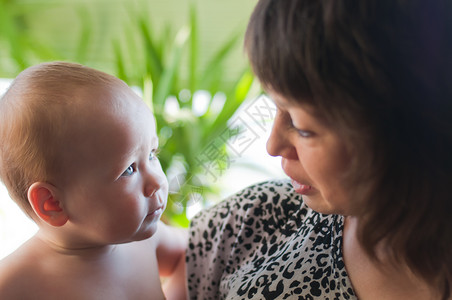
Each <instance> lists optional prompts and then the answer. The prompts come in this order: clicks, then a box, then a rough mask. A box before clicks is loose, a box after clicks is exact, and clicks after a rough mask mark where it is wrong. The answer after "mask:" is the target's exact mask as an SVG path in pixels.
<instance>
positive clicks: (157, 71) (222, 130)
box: [114, 6, 254, 226]
mask: <svg viewBox="0 0 452 300" xmlns="http://www.w3.org/2000/svg"><path fill="white" fill-rule="evenodd" d="M188 23H189V24H188V25H187V26H182V28H180V29H179V30H178V31H177V32H176V33H173V32H172V29H171V28H170V27H168V26H167V27H165V28H164V29H163V30H162V32H161V34H160V38H158V37H157V35H156V34H155V32H154V31H153V30H152V26H151V24H150V22H149V16H141V17H139V18H138V19H137V21H136V24H134V25H133V27H132V28H129V29H128V30H126V34H125V36H126V38H125V42H124V41H123V42H120V41H119V40H116V41H115V43H114V52H115V56H116V69H117V76H118V77H119V78H121V79H123V80H124V81H126V82H127V83H128V84H129V85H135V86H138V87H140V89H141V91H142V92H143V99H144V100H145V101H146V102H147V103H148V104H149V106H150V107H151V109H152V110H153V112H154V114H155V118H156V123H157V133H158V135H159V138H160V147H161V149H162V151H161V154H160V162H161V165H162V167H163V170H164V171H165V173H166V174H167V176H168V178H169V182H170V191H171V192H170V195H169V199H168V208H167V209H166V211H165V215H164V217H166V219H167V220H169V221H170V222H171V223H173V224H178V225H180V226H187V225H188V219H187V217H186V209H187V206H188V205H190V203H191V202H193V201H198V200H200V201H205V200H206V197H208V196H209V195H213V194H216V193H217V191H216V189H215V185H214V182H213V181H214V180H212V178H209V176H210V177H211V176H216V175H219V174H221V172H222V171H224V170H225V169H226V168H228V165H229V161H228V154H227V152H226V141H227V138H225V137H232V136H233V135H234V134H235V133H236V131H234V130H230V129H229V128H228V120H229V119H230V118H231V116H232V115H233V114H234V113H235V112H236V110H237V109H238V108H239V106H240V105H241V104H242V102H243V101H244V100H245V99H246V98H247V97H248V96H250V95H249V94H250V93H251V92H252V91H253V89H252V87H253V86H254V85H253V82H254V78H253V76H252V74H251V72H250V70H249V68H248V66H244V67H243V71H242V72H241V73H240V75H239V76H238V78H237V79H236V80H235V82H233V83H232V84H231V83H229V82H225V81H224V80H223V78H222V74H223V71H224V64H225V60H226V58H227V57H228V55H229V54H230V53H231V51H233V49H235V47H238V46H239V45H240V44H239V43H238V41H239V40H240V37H241V36H242V35H243V32H238V33H235V34H234V35H233V36H232V37H230V38H229V39H228V40H226V41H225V43H224V44H223V45H221V47H220V48H219V49H218V50H217V51H216V53H215V54H214V55H213V56H212V58H211V59H210V60H209V62H208V63H207V65H206V66H205V67H204V68H201V66H200V65H199V55H200V49H199V30H198V23H197V14H196V11H195V8H194V7H193V6H192V7H191V10H190V14H189V22H188ZM133 30H138V31H139V32H140V41H139V42H138V43H137V42H136V41H133V40H131V39H130V37H132V36H134V35H133V34H132V31H133ZM139 49H144V53H141V52H140V51H139ZM140 61H144V63H140ZM184 71H185V74H186V76H185V77H184V78H185V79H184V78H182V77H183V76H181V74H184ZM199 91H205V92H204V95H208V97H207V98H208V101H207V102H208V103H207V104H206V109H205V112H203V113H200V114H197V112H196V110H194V109H193V105H195V106H196V103H197V101H198V100H199V99H197V95H199ZM219 99H220V100H219ZM221 99H223V100H225V101H224V102H223V103H221V102H222V101H221ZM218 104H220V105H218ZM171 105H174V106H175V107H176V109H171V108H170V106H171ZM218 106H220V109H218ZM215 174H216V175H215Z"/></svg>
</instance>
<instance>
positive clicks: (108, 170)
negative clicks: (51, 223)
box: [63, 87, 168, 246]
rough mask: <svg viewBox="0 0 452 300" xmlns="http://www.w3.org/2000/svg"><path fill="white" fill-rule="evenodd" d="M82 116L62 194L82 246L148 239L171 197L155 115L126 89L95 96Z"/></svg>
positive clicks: (74, 134) (74, 132)
mask: <svg viewBox="0 0 452 300" xmlns="http://www.w3.org/2000/svg"><path fill="white" fill-rule="evenodd" d="M80 116H81V117H79V118H78V119H77V120H75V121H74V123H75V124H74V126H75V130H73V134H72V135H71V141H70V143H68V144H70V145H71V146H70V148H72V149H69V147H67V148H68V151H70V153H69V156H70V157H72V160H71V162H70V163H69V166H68V167H69V169H70V170H71V174H69V175H70V176H69V178H70V179H69V180H66V182H67V183H66V184H65V185H64V189H63V193H64V199H65V200H64V206H65V209H66V211H67V212H68V214H69V223H70V225H71V226H73V230H74V231H75V235H74V236H78V241H77V242H79V243H80V244H82V245H80V246H90V245H91V244H100V245H103V244H116V243H124V242H129V241H137V240H142V239H146V238H149V237H150V236H152V235H153V234H154V233H155V230H156V229H157V222H158V220H159V219H160V216H161V214H162V212H163V210H164V209H165V206H166V201H167V196H168V183H167V180H166V177H165V175H164V173H163V171H162V168H161V166H160V163H159V160H158V159H157V157H156V152H157V149H158V138H157V135H156V128H155V121H154V117H153V115H152V113H151V111H150V110H149V109H148V107H147V106H146V105H145V104H144V102H143V101H142V100H141V99H140V98H139V97H138V96H137V95H136V94H135V93H134V92H133V91H132V90H130V89H128V88H125V87H122V88H120V89H119V90H118V91H113V92H106V93H104V92H99V93H95V94H94V95H92V98H91V99H90V101H89V104H88V105H84V106H83V107H81V111H80ZM72 138H73V139H72ZM66 146H67V145H66Z"/></svg>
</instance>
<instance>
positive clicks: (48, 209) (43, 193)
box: [28, 182, 68, 227]
mask: <svg viewBox="0 0 452 300" xmlns="http://www.w3.org/2000/svg"><path fill="white" fill-rule="evenodd" d="M28 201H29V202H30V205H31V207H32V208H33V210H34V212H35V213H36V215H37V216H38V217H39V218H40V219H41V220H43V221H44V222H46V223H47V224H49V225H51V226H55V227H59V226H63V225H64V224H66V222H67V220H68V216H67V215H66V213H65V211H64V210H63V208H62V207H61V203H60V200H59V198H58V193H57V188H56V187H55V186H53V185H51V184H49V183H45V182H35V183H33V184H32V185H31V186H30V187H29V188H28Z"/></svg>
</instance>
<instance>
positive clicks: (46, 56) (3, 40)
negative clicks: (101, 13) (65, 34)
mask: <svg viewBox="0 0 452 300" xmlns="http://www.w3.org/2000/svg"><path fill="white" fill-rule="evenodd" d="M57 7H63V5H62V3H60V4H58V3H55V2H48V3H45V2H44V3H30V2H27V1H25V2H24V1H14V0H0V56H2V59H1V60H0V76H1V77H14V76H16V75H17V73H19V72H20V71H22V70H24V69H25V68H27V67H29V66H31V65H33V64H37V63H40V62H42V61H51V60H70V61H74V62H78V63H82V64H85V63H86V62H87V57H88V56H89V53H90V49H89V46H90V43H92V41H93V39H92V30H93V27H94V24H93V22H92V19H91V18H90V17H91V14H90V11H89V10H88V9H87V7H86V6H84V5H76V6H73V9H74V10H75V12H76V13H77V17H78V19H79V21H80V22H79V25H80V32H76V36H75V39H74V51H73V52H74V53H73V54H71V53H67V52H62V51H61V50H58V49H56V48H55V47H52V46H50V45H47V44H46V43H45V42H43V41H42V40H40V38H39V34H38V32H37V30H36V28H34V26H33V22H31V19H32V18H33V17H35V16H36V15H37V14H40V13H44V12H46V11H48V10H50V9H52V8H57ZM48 22H50V23H52V20H49V21H48ZM54 26H58V25H57V24H55V25H54ZM69 52H70V51H69Z"/></svg>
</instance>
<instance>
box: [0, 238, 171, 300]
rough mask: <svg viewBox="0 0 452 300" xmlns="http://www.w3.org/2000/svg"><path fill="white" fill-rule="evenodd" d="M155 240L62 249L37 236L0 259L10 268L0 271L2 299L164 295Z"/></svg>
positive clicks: (127, 297) (155, 296)
mask: <svg viewBox="0 0 452 300" xmlns="http://www.w3.org/2000/svg"><path fill="white" fill-rule="evenodd" d="M155 238H157V237H156V236H155V237H152V238H151V239H148V240H144V241H139V242H135V243H126V244H119V245H112V246H107V247H101V248H97V249H96V248H91V249H81V250H63V249H59V248H53V249H52V248H51V247H50V246H49V245H48V243H45V242H43V241H42V239H41V238H40V236H39V234H38V235H37V236H35V237H33V238H32V239H31V240H29V241H28V242H27V243H26V244H24V246H23V247H22V248H21V249H20V250H19V251H18V252H15V253H14V254H13V255H11V256H10V257H8V258H7V259H6V260H4V261H3V262H2V265H1V266H0V268H2V269H8V270H9V271H8V274H4V273H3V274H2V275H4V276H5V277H8V279H7V281H3V280H0V282H2V285H3V286H2V287H1V288H0V290H1V291H2V294H3V296H2V299H67V300H69V299H149V297H150V295H152V299H164V296H163V292H162V289H161V287H160V279H159V272H158V269H157V268H156V267H155V266H156V265H157V257H156V255H153V254H154V253H155V249H154V248H155V246H154V245H155V243H152V240H153V239H155ZM143 244H146V245H143ZM31 249H33V251H31ZM19 257H20V259H18V258H19ZM36 274H40V276H36ZM24 277H25V278H26V279H25V278H24ZM142 278H147V280H146V281H145V282H146V284H143V280H142ZM19 279H20V280H19ZM17 285H20V286H17Z"/></svg>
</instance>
